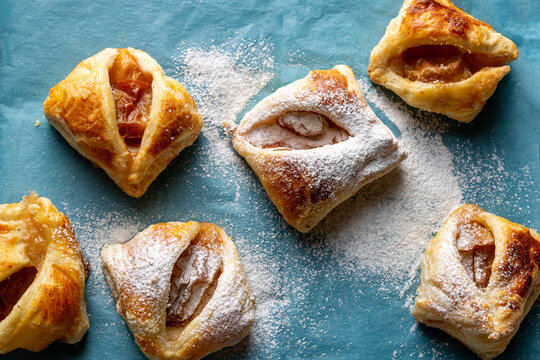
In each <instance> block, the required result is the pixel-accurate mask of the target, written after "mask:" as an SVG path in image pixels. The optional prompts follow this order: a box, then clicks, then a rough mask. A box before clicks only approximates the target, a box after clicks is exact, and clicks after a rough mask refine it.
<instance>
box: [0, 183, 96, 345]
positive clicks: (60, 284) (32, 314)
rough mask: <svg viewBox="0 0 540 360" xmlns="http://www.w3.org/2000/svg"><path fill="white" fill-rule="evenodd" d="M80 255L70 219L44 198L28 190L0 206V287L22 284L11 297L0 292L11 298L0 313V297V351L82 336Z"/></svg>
mask: <svg viewBox="0 0 540 360" xmlns="http://www.w3.org/2000/svg"><path fill="white" fill-rule="evenodd" d="M82 259H83V258H82V253H81V250H80V248H79V244H78V242H77V240H76V239H75V236H74V233H73V229H72V227H71V223H70V222H69V220H68V219H67V218H66V216H65V215H64V214H62V213H61V212H59V211H58V210H57V209H56V208H55V207H54V206H53V205H52V203H51V202H50V200H49V199H46V198H38V197H37V195H35V194H32V195H30V196H25V197H24V199H23V201H22V202H20V203H16V204H5V205H0V289H3V288H6V287H7V288H13V287H15V286H18V283H19V282H20V281H27V282H28V284H27V286H28V287H27V288H26V289H25V291H24V292H21V293H19V294H17V298H16V299H9V296H8V294H7V293H6V292H2V291H0V292H1V293H0V298H2V299H4V300H6V299H9V300H10V301H11V302H12V303H13V305H15V301H16V306H13V308H11V309H7V311H2V309H1V308H2V307H3V306H5V303H4V302H3V301H2V300H1V299H0V314H3V315H2V317H1V318H0V354H5V353H7V352H9V351H12V350H14V349H17V348H23V349H28V350H31V351H40V350H43V349H44V348H45V347H47V346H48V345H49V344H50V343H52V342H53V341H55V340H60V341H65V342H67V343H70V344H73V343H76V342H78V341H79V340H80V339H81V338H82V337H83V335H84V334H85V333H86V331H87V330H88V327H89V323H88V316H87V314H86V305H85V301H84V285H85V270H84V266H83V261H82ZM25 269H36V270H35V271H33V272H31V273H30V272H26V274H25V272H24V270H25ZM26 276H35V277H33V278H27V279H24V277H26ZM14 279H17V283H14V282H13V281H14ZM8 283H9V284H8ZM6 284H7V285H6ZM3 285H6V286H3ZM7 291H9V289H8V290H7ZM2 294H3V295H4V296H2ZM4 310H5V309H4Z"/></svg>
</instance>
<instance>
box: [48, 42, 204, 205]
mask: <svg viewBox="0 0 540 360" xmlns="http://www.w3.org/2000/svg"><path fill="white" fill-rule="evenodd" d="M43 108H44V111H45V116H46V117H47V119H48V120H49V122H50V123H51V124H52V126H54V127H55V128H56V130H58V131H59V132H60V134H62V136H63V137H64V138H65V139H66V140H67V142H68V143H69V144H70V145H71V146H72V147H73V148H75V149H76V150H77V151H78V152H79V153H80V154H81V155H83V156H84V157H86V158H87V159H89V160H90V161H92V162H94V163H95V164H97V165H98V166H100V167H101V168H103V169H104V170H105V171H106V172H107V174H108V175H109V176H110V177H111V179H113V180H114V182H115V183H116V184H117V185H118V186H119V187H120V188H121V189H122V190H123V191H125V192H126V193H127V194H128V195H130V196H133V197H140V196H142V195H143V194H144V192H145V191H146V189H147V188H148V186H150V184H151V183H152V181H154V179H155V178H156V177H157V176H158V175H159V173H160V172H161V171H163V170H164V169H165V167H167V165H168V164H169V162H171V160H172V159H174V158H175V157H176V156H177V155H178V154H179V153H180V151H181V150H182V149H184V148H185V147H187V146H189V145H191V144H193V142H194V141H195V139H196V138H197V136H198V135H199V133H200V131H201V128H202V125H203V119H202V115H201V114H200V112H199V111H198V110H197V106H196V104H195V101H194V100H193V98H192V97H191V96H190V95H189V94H188V93H187V91H186V89H184V87H183V86H182V85H181V84H180V83H179V82H177V81H176V80H174V79H172V78H170V77H168V76H165V74H164V73H163V70H162V69H161V67H160V66H159V64H158V63H157V62H156V61H155V60H154V59H153V58H152V57H150V55H148V54H147V53H145V52H144V51H141V50H135V49H132V48H127V49H105V50H103V51H101V52H100V53H98V54H96V55H94V56H92V57H90V58H88V59H86V60H84V61H82V62H81V63H79V64H78V65H77V66H76V67H75V69H74V70H73V71H72V72H71V74H69V75H68V76H67V77H66V79H64V80H63V81H61V82H60V83H58V84H57V85H55V86H54V87H53V88H52V89H51V90H50V92H49V96H48V97H47V99H46V100H45V103H44V104H43Z"/></svg>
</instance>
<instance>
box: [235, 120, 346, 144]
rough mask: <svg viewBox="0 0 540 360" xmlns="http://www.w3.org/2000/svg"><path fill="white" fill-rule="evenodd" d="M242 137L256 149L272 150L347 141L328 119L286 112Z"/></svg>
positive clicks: (342, 130)
mask: <svg viewBox="0 0 540 360" xmlns="http://www.w3.org/2000/svg"><path fill="white" fill-rule="evenodd" d="M244 136H245V137H246V139H247V140H248V141H249V142H250V143H251V144H253V145H255V146H257V147H261V148H265V149H275V150H302V149H313V148H317V147H321V146H325V145H331V144H336V143H338V142H341V141H345V140H347V139H348V138H349V137H350V135H349V133H348V132H347V131H346V130H345V129H342V128H340V127H339V126H338V125H337V124H335V123H334V122H333V121H332V120H330V119H329V118H328V117H326V116H324V115H322V114H318V113H315V112H310V111H293V112H289V113H287V114H285V115H282V116H280V117H278V118H275V119H271V120H270V121H268V122H265V123H262V124H258V125H256V126H254V127H253V128H252V129H250V130H249V131H248V132H247V133H246V134H245V135H244Z"/></svg>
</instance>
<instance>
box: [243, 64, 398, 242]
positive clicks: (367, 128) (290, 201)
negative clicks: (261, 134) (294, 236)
mask: <svg viewBox="0 0 540 360" xmlns="http://www.w3.org/2000/svg"><path fill="white" fill-rule="evenodd" d="M291 112H314V113H317V114H321V115H323V116H325V117H327V118H328V119H330V120H331V121H332V122H333V123H335V124H336V126H337V127H340V128H341V129H342V130H343V133H346V134H348V135H347V137H346V138H345V139H344V140H343V141H340V142H335V143H333V144H330V145H324V146H320V147H315V148H309V149H302V150H294V149H277V150H276V149H269V148H265V147H264V146H259V145H256V144H254V143H252V140H250V133H251V132H253V131H255V130H254V129H256V128H257V126H260V125H261V124H266V123H268V122H270V121H273V119H275V118H278V117H280V116H283V115H284V114H288V113H291ZM233 146H234V148H235V150H236V151H237V152H238V153H239V154H240V155H241V156H243V157H244V158H245V159H246V161H247V162H248V164H249V165H250V166H251V167H252V169H253V170H254V171H255V173H256V174H257V176H258V177H259V180H260V181H261V183H262V184H263V186H264V188H265V190H266V192H267V193H268V196H269V197H270V199H271V200H272V202H273V203H274V204H275V205H276V207H277V209H278V211H279V212H280V213H281V214H282V215H283V217H284V218H285V220H286V221H287V222H288V223H289V224H290V225H291V226H293V227H294V228H296V229H297V230H299V231H302V232H307V231H310V230H311V229H312V228H313V227H314V226H315V225H316V224H317V223H318V222H319V221H320V220H322V219H323V218H324V217H325V216H326V215H327V214H328V213H329V212H330V211H331V210H332V209H333V208H335V207H336V206H338V205H339V204H340V203H342V202H343V201H345V200H347V199H348V198H350V197H351V196H352V195H354V194H355V193H356V192H357V191H358V190H359V189H360V188H361V187H362V186H364V185H365V184H366V183H368V182H370V181H373V180H374V179H376V178H378V177H380V176H383V175H384V174H386V173H387V172H389V171H391V170H392V169H394V168H395V167H396V166H397V165H399V163H400V162H401V161H403V160H404V159H405V157H406V156H407V154H406V152H405V151H404V150H403V149H402V148H401V147H400V146H399V145H398V141H397V139H396V138H395V137H394V136H393V135H392V133H391V132H390V130H389V129H388V128H386V127H385V126H384V124H383V123H382V122H381V121H380V120H379V119H378V118H377V117H376V116H375V114H374V113H373V112H372V111H371V109H370V108H369V106H368V105H367V103H366V102H365V100H364V97H363V96H362V94H361V92H360V88H359V86H358V83H357V81H356V78H355V76H354V74H353V72H352V70H351V69H350V68H349V67H347V66H344V65H339V66H336V67H335V68H333V69H330V70H317V71H312V72H310V73H309V74H308V76H306V77H305V78H304V79H300V80H298V81H296V82H294V83H292V84H289V85H287V86H285V87H283V88H281V89H278V90H277V91H276V92H275V93H274V94H272V95H270V96H269V97H267V98H265V99H263V100H262V101H261V102H260V103H259V104H257V105H256V106H255V107H254V108H253V109H252V110H251V111H249V112H248V113H247V114H246V115H245V116H244V118H243V119H242V121H241V123H240V125H239V127H238V129H237V130H236V131H235V133H234V136H233Z"/></svg>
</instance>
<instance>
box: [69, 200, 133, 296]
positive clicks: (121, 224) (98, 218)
mask: <svg viewBox="0 0 540 360" xmlns="http://www.w3.org/2000/svg"><path fill="white" fill-rule="evenodd" d="M62 205H63V207H64V211H65V213H66V215H67V217H68V218H69V219H70V220H71V222H72V223H73V227H74V230H75V236H76V237H77V240H78V241H79V243H80V245H81V248H82V250H83V254H84V256H85V258H86V259H87V260H88V261H89V262H90V269H91V270H90V276H89V278H88V280H87V286H89V287H90V288H92V289H93V291H92V292H98V293H99V294H101V295H104V296H109V294H110V292H109V287H108V286H107V284H106V282H105V275H104V274H103V268H102V266H101V249H102V248H103V247H104V246H105V245H109V244H117V243H124V242H126V241H128V240H131V238H133V236H134V235H135V234H136V233H137V232H139V231H141V230H142V229H143V227H144V225H143V224H141V223H139V222H138V221H137V220H136V219H137V216H133V217H128V216H125V215H123V214H122V213H120V212H109V213H106V214H99V215H98V211H97V210H96V209H95V208H94V207H92V206H87V207H85V208H83V209H72V208H70V207H69V205H68V204H62ZM111 299H112V298H111Z"/></svg>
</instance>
